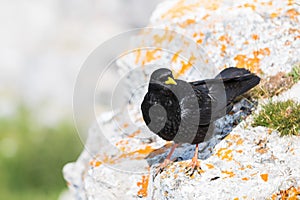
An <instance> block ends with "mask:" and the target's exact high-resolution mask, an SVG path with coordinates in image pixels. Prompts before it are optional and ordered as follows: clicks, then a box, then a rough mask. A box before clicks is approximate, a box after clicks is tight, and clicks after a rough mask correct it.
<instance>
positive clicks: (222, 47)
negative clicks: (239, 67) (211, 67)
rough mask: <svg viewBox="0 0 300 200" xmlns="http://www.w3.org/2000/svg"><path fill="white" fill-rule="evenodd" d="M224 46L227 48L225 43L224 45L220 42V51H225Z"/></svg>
mask: <svg viewBox="0 0 300 200" xmlns="http://www.w3.org/2000/svg"><path fill="white" fill-rule="evenodd" d="M226 48H227V47H226V45H225V44H222V46H221V51H222V52H225V51H226Z"/></svg>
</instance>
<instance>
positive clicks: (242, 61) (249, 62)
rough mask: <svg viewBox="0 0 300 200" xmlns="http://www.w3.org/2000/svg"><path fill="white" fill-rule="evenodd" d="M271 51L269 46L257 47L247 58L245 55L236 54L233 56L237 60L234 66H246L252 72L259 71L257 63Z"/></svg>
mask: <svg viewBox="0 0 300 200" xmlns="http://www.w3.org/2000/svg"><path fill="white" fill-rule="evenodd" d="M270 53H271V51H270V49H269V48H267V47H266V48H263V49H259V50H257V51H253V58H248V57H247V56H246V55H243V54H238V55H236V56H235V58H234V60H235V61H236V62H237V63H236V67H239V68H246V69H249V70H250V71H252V72H255V73H260V72H261V70H260V69H259V64H260V60H261V57H264V56H269V55H270Z"/></svg>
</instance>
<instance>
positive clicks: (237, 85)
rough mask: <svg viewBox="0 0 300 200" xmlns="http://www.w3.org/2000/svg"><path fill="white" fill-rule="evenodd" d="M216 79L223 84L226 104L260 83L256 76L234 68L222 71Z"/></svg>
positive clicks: (245, 70)
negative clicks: (220, 80)
mask: <svg viewBox="0 0 300 200" xmlns="http://www.w3.org/2000/svg"><path fill="white" fill-rule="evenodd" d="M216 78H217V79H222V80H223V82H224V87H225V91H226V96H227V102H231V101H233V100H234V99H235V98H236V97H237V96H240V95H242V94H244V93H245V92H247V91H248V90H250V89H251V88H253V87H255V86H256V85H257V84H259V82H260V78H259V77H258V76H257V75H255V74H253V73H251V72H250V71H248V70H247V69H243V68H235V67H230V68H226V69H224V70H223V71H221V72H220V74H218V75H217V76H216Z"/></svg>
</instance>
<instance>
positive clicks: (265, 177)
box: [260, 174, 269, 182]
mask: <svg viewBox="0 0 300 200" xmlns="http://www.w3.org/2000/svg"><path fill="white" fill-rule="evenodd" d="M260 178H261V179H262V180H263V181H265V182H267V181H268V179H269V175H268V174H261V175H260Z"/></svg>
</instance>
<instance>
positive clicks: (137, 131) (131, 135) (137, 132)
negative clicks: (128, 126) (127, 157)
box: [128, 129, 142, 138]
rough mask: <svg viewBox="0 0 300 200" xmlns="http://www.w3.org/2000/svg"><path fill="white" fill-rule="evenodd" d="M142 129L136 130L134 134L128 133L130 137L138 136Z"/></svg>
mask: <svg viewBox="0 0 300 200" xmlns="http://www.w3.org/2000/svg"><path fill="white" fill-rule="evenodd" d="M141 132H142V131H141V129H138V130H136V131H134V132H133V133H132V134H130V135H128V137H129V138H133V137H135V136H137V135H138V134H140V133H141Z"/></svg>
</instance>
